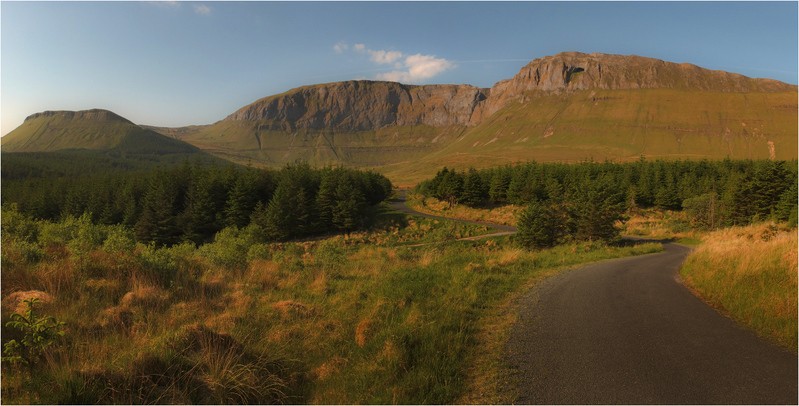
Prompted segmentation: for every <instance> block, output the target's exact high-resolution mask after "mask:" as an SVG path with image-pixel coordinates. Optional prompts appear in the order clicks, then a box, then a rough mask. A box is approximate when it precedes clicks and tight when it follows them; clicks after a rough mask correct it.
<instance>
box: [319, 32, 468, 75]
mask: <svg viewBox="0 0 799 406" xmlns="http://www.w3.org/2000/svg"><path fill="white" fill-rule="evenodd" d="M333 50H334V51H336V53H338V54H342V53H344V52H346V51H348V50H352V51H353V52H357V53H361V54H364V53H365V54H369V60H370V61H371V62H373V63H376V64H378V65H391V66H392V67H393V69H394V70H392V71H390V72H383V73H379V74H377V75H375V79H378V80H389V81H393V82H403V83H419V82H423V81H425V80H427V79H430V78H432V77H434V76H436V75H438V74H440V73H442V72H445V71H447V70H449V69H453V68H455V63H454V62H452V61H449V60H447V59H444V58H437V57H436V56H435V55H422V54H414V55H408V56H406V55H405V54H404V53H402V52H400V51H387V50H383V49H369V48H367V47H366V45H365V44H363V43H357V44H354V45H352V46H349V45H348V44H347V43H345V42H339V43H337V44H335V45H333ZM403 58H404V59H403Z"/></svg>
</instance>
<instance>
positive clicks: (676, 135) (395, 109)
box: [3, 52, 797, 179]
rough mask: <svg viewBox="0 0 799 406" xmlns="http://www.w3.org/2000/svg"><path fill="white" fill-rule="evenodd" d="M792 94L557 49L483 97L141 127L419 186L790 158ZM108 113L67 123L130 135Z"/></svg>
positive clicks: (671, 66) (351, 103)
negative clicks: (423, 180) (364, 170)
mask: <svg viewBox="0 0 799 406" xmlns="http://www.w3.org/2000/svg"><path fill="white" fill-rule="evenodd" d="M796 95H797V86H796V85H791V84H786V83H783V82H779V81H776V80H772V79H753V78H749V77H746V76H743V75H740V74H736V73H729V72H724V71H714V70H709V69H704V68H701V67H698V66H696V65H692V64H687V63H673V62H666V61H662V60H659V59H654V58H645V57H640V56H635V55H611V54H599V53H593V54H585V53H578V52H565V53H560V54H557V55H552V56H546V57H542V58H537V59H534V60H532V61H531V62H529V63H527V64H526V65H525V66H523V67H522V68H521V69H520V70H519V72H518V73H517V74H516V75H514V76H513V77H511V78H509V79H506V80H502V81H499V82H497V83H496V84H494V85H493V86H492V87H491V88H479V87H475V86H471V85H453V84H445V85H407V84H401V83H396V82H383V81H369V80H362V81H343V82H332V83H324V84H316V85H308V86H302V87H298V88H295V89H291V90H288V91H286V92H283V93H280V94H276V95H271V96H267V97H264V98H261V99H258V100H256V101H255V102H253V103H250V104H248V105H246V106H243V107H241V108H239V109H237V110H236V111H234V112H233V113H231V114H229V115H228V116H226V117H225V118H223V119H222V120H219V121H217V122H215V123H213V124H208V125H199V126H188V127H178V128H164V127H151V126H141V127H139V126H137V127H138V128H140V129H141V130H142V131H157V132H158V133H160V134H163V135H165V136H167V137H169V138H171V139H175V140H181V141H184V142H187V143H189V144H191V145H194V146H195V147H197V148H199V149H202V150H204V151H207V152H210V153H212V154H214V155H217V156H219V157H222V158H225V159H228V160H231V161H234V162H239V163H253V164H256V165H265V166H280V165H283V164H285V163H288V162H293V161H296V160H305V161H308V162H309V163H312V164H319V165H329V164H335V165H348V166H361V167H374V168H376V169H379V170H381V171H385V172H390V173H391V174H393V175H395V176H396V177H397V178H399V179H405V178H408V179H416V178H418V177H420V176H428V175H429V173H428V172H432V171H434V169H435V168H436V167H440V166H443V165H450V166H456V167H460V166H467V165H468V166H477V167H485V166H490V165H499V164H505V163H510V162H516V161H523V160H539V161H556V160H563V161H574V160H581V159H598V160H602V159H611V160H630V159H637V158H639V157H641V156H650V157H662V158H666V159H683V158H684V159H700V158H711V159H721V158H727V157H729V158H775V159H795V158H796V151H797V147H796V145H797V137H796V134H797V97H796ZM109 113H110V112H108V113H101V112H100V111H98V110H91V111H88V112H79V113H76V114H73V115H72V116H70V117H72V119H74V120H76V122H83V121H85V122H94V123H97V122H104V123H106V124H109V125H110V124H113V125H117V126H120V125H123V124H124V125H133V124H132V123H129V122H128V123H129V124H128V123H122V122H120V121H119V120H118V119H115V116H116V115H115V114H114V113H110V114H109ZM59 114H61V115H62V116H64V117H66V116H67V115H68V114H66V113H59V112H44V113H37V114H34V115H32V116H30V117H29V119H26V122H25V123H23V126H21V127H24V126H26V125H28V126H30V125H31V124H30V123H34V122H38V121H39V120H45V119H56V118H58V117H59ZM76 117H79V118H82V119H83V120H81V119H78V118H76ZM92 117H94V118H95V119H92ZM116 117H119V116H116ZM120 118H121V117H120ZM63 120H65V118H62V121H63ZM103 120H105V121H103ZM114 120H116V121H114ZM123 120H124V119H123ZM29 122H30V123H29ZM15 131H16V130H15ZM34 135H35V134H34ZM39 135H41V134H39ZM55 135H57V134H54V135H53V136H55ZM7 137H8V136H6V137H3V138H4V139H3V147H4V149H5V148H6V146H7V144H8V143H7V142H6V141H7V140H6V138H7ZM12 145H13V144H12Z"/></svg>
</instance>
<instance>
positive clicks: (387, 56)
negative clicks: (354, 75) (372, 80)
mask: <svg viewBox="0 0 799 406" xmlns="http://www.w3.org/2000/svg"><path fill="white" fill-rule="evenodd" d="M368 52H369V55H370V58H369V59H371V60H372V62H376V63H379V64H381V65H384V64H389V63H393V62H394V61H396V60H397V59H399V58H402V52H400V51H383V50H377V51H373V50H371V49H370V50H368Z"/></svg>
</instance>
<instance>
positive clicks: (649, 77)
mask: <svg viewBox="0 0 799 406" xmlns="http://www.w3.org/2000/svg"><path fill="white" fill-rule="evenodd" d="M654 88H670V89H690V90H694V91H711V92H778V91H789V90H795V89H796V86H793V85H788V84H785V83H782V82H779V81H776V80H769V79H752V78H748V77H746V76H743V75H738V74H735V73H729V72H723V71H712V70H708V69H703V68H700V67H698V66H695V65H691V64H677V63H671V62H665V61H661V60H658V59H652V58H644V57H640V56H626V55H609V54H599V53H593V54H584V53H579V52H565V53H560V54H557V55H553V56H547V57H544V58H539V59H536V60H534V61H532V62H530V63H529V64H527V66H525V67H523V68H522V69H521V70H520V71H519V73H518V74H516V76H514V77H513V78H511V79H508V80H504V81H501V82H498V83H497V84H495V85H494V86H493V87H492V88H491V89H490V90H488V89H480V88H477V87H474V86H469V85H426V86H411V85H403V84H400V83H395V82H375V81H348V82H337V83H328V84H322V85H315V86H306V87H301V88H297V89H294V90H291V91H288V92H286V93H283V94H280V95H276V96H270V97H266V98H264V99H261V100H258V101H256V102H255V103H253V104H251V105H248V106H245V107H244V108H242V109H240V110H238V111H236V112H235V113H233V114H231V115H230V116H228V117H227V118H226V120H245V121H262V122H264V124H263V126H262V127H261V128H265V129H270V130H283V131H294V130H297V129H310V130H338V131H365V130H367V131H368V130H374V129H379V128H383V127H386V126H394V125H396V126H413V125H429V126H433V127H446V126H451V125H457V126H473V125H477V124H479V123H480V122H481V121H482V120H483V119H484V118H486V117H488V116H490V115H491V114H493V113H494V112H496V111H497V110H499V109H501V108H502V107H504V106H505V105H507V103H509V102H511V101H512V100H516V99H519V98H520V97H522V96H523V95H524V94H525V93H527V92H531V91H541V92H554V93H561V92H572V91H579V90H588V89H654Z"/></svg>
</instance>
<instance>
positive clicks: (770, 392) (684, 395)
mask: <svg viewBox="0 0 799 406" xmlns="http://www.w3.org/2000/svg"><path fill="white" fill-rule="evenodd" d="M687 253H688V249H687V248H685V247H682V246H679V245H675V244H666V245H665V252H663V253H658V254H649V255H644V256H639V257H632V258H624V259H618V260H611V261H604V262H599V263H596V264H592V265H588V266H585V267H582V268H580V269H577V270H574V271H570V272H566V273H563V274H560V275H558V276H555V277H553V278H550V279H548V280H546V281H544V282H542V283H541V284H539V285H538V287H537V288H535V289H533V290H532V291H530V292H529V293H528V294H527V295H526V296H525V297H524V298H523V299H522V301H521V306H520V309H521V310H520V314H519V319H518V322H517V324H516V325H515V326H514V328H513V330H512V331H511V336H510V339H509V342H508V345H507V354H506V356H507V360H508V362H509V363H510V365H511V366H513V367H514V368H515V369H516V370H517V376H516V377H515V378H516V379H515V380H516V381H517V385H516V386H517V387H516V388H511V390H513V389H516V391H515V392H514V393H517V394H518V398H517V400H516V403H524V404H797V357H796V355H794V354H792V353H790V352H787V351H785V350H782V349H780V348H778V347H776V346H774V345H771V344H769V343H767V342H765V341H763V340H761V339H759V338H757V337H756V336H755V335H754V334H753V333H751V332H750V331H747V330H745V329H743V328H741V327H739V326H737V325H736V324H735V323H734V322H733V321H731V320H729V319H727V318H725V317H723V316H721V315H720V314H719V313H717V312H716V311H715V310H713V309H712V308H710V307H708V306H707V305H706V304H704V303H703V302H702V301H700V300H699V299H697V298H696V297H695V296H694V295H693V294H691V292H689V291H688V290H687V289H686V288H685V287H684V286H683V285H682V284H681V283H680V282H679V280H678V276H677V270H678V269H679V266H680V264H681V263H682V261H683V260H684V259H685V257H686V255H687Z"/></svg>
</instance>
